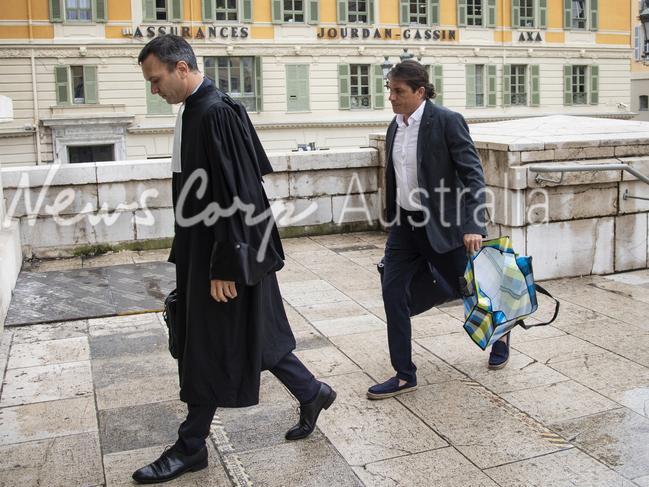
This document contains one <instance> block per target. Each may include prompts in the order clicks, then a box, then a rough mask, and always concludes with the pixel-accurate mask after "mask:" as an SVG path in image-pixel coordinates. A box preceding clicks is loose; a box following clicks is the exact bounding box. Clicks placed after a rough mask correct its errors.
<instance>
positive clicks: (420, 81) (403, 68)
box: [388, 59, 437, 98]
mask: <svg viewBox="0 0 649 487" xmlns="http://www.w3.org/2000/svg"><path fill="white" fill-rule="evenodd" d="M388 79H389V80H391V79H393V80H398V81H403V82H404V83H406V84H407V85H408V86H410V88H412V91H416V90H418V89H419V88H421V87H422V86H423V87H424V88H425V90H426V92H425V93H424V97H426V98H435V96H436V95H437V93H436V92H435V86H433V84H432V83H431V82H430V81H429V79H428V70H427V69H426V67H425V66H422V65H421V64H419V63H418V62H417V61H415V60H413V59H408V60H406V61H402V62H400V63H399V64H396V65H395V66H394V67H393V68H392V69H391V70H390V72H389V73H388Z"/></svg>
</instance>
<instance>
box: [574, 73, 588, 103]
mask: <svg viewBox="0 0 649 487" xmlns="http://www.w3.org/2000/svg"><path fill="white" fill-rule="evenodd" d="M579 71H581V73H580V72H579ZM589 79H590V78H589V72H588V66H587V65H585V64H573V65H572V82H571V88H572V90H571V93H572V105H588V100H589V96H590V90H589V89H588V84H589ZM580 80H581V83H580ZM579 87H582V88H583V91H578V90H579Z"/></svg>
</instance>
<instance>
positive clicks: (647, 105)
mask: <svg viewBox="0 0 649 487" xmlns="http://www.w3.org/2000/svg"><path fill="white" fill-rule="evenodd" d="M648 110H649V96H647V95H640V111H641V112H646V111H648Z"/></svg>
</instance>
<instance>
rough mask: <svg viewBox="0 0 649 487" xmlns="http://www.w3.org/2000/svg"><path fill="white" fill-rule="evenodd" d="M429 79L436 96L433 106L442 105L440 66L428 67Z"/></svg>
mask: <svg viewBox="0 0 649 487" xmlns="http://www.w3.org/2000/svg"><path fill="white" fill-rule="evenodd" d="M428 69H429V77H430V80H431V81H432V83H433V86H434V87H435V93H437V96H435V98H434V99H433V102H434V103H435V105H444V67H443V66H442V65H441V64H435V65H431V66H429V67H428Z"/></svg>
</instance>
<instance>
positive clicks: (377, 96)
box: [372, 64, 385, 110]
mask: <svg viewBox="0 0 649 487" xmlns="http://www.w3.org/2000/svg"><path fill="white" fill-rule="evenodd" d="M372 69H373V70H374V76H373V78H374V79H373V80H372V81H373V83H372V86H373V87H374V89H373V90H372V107H373V108H374V109H375V110H383V108H385V87H384V85H385V79H383V68H382V67H381V65H380V64H375V65H374V66H372Z"/></svg>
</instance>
